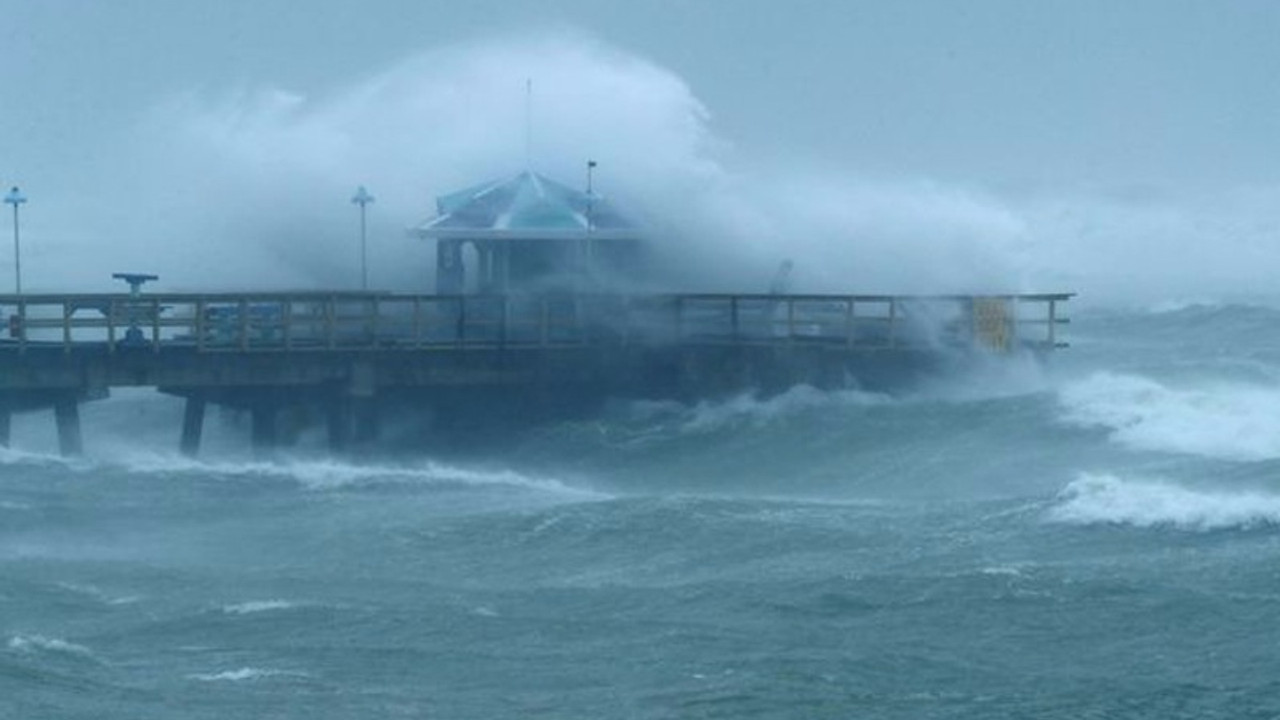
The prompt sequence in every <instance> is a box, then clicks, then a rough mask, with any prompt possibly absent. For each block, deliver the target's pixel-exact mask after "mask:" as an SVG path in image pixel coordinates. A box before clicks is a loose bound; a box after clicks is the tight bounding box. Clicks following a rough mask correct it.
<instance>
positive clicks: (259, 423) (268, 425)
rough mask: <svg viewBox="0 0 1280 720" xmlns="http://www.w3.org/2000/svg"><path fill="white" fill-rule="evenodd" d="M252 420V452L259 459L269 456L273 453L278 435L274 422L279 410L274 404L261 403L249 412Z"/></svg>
mask: <svg viewBox="0 0 1280 720" xmlns="http://www.w3.org/2000/svg"><path fill="white" fill-rule="evenodd" d="M250 414H251V420H252V425H253V428H252V431H251V433H252V435H253V452H254V454H255V455H258V456H259V457H265V456H269V455H270V454H271V453H272V452H274V451H275V448H276V442H277V439H278V434H277V432H276V420H277V418H278V415H279V408H278V407H277V406H276V404H275V403H268V402H261V403H258V404H257V405H254V406H253V408H252V409H251V410H250Z"/></svg>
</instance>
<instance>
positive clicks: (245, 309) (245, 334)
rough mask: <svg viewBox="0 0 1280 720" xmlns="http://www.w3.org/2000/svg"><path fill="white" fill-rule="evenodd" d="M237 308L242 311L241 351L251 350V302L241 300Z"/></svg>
mask: <svg viewBox="0 0 1280 720" xmlns="http://www.w3.org/2000/svg"><path fill="white" fill-rule="evenodd" d="M237 307H238V308H239V310H240V350H241V351H245V350H248V349H249V301H248V300H247V299H245V298H240V302H239V303H238V305H237Z"/></svg>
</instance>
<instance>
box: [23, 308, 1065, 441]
mask: <svg viewBox="0 0 1280 720" xmlns="http://www.w3.org/2000/svg"><path fill="white" fill-rule="evenodd" d="M1071 297H1072V295H1071V294H1066V293H1058V294H1036V295H991V296H888V295H754V294H735V295H726V294H673V295H644V296H624V295H578V296H549V295H544V296H535V295H396V294H386V293H350V292H304V293H237V294H167V293H157V294H144V295H126V294H107V295H101V294H69V295H0V312H3V313H4V315H5V316H6V317H7V320H8V328H7V333H4V334H6V335H7V337H6V338H3V339H0V442H4V443H6V444H7V442H8V439H9V432H8V430H9V418H10V414H11V413H12V412H15V411H23V410H29V409H34V408H47V407H53V408H54V410H55V416H56V418H57V420H58V427H59V437H60V439H61V441H62V447H63V450H64V452H66V453H68V454H74V453H77V452H79V450H80V440H79V436H80V428H79V420H78V403H80V402H81V401H83V400H86V399H94V398H101V397H105V396H106V395H107V394H109V392H110V389H111V388H114V387H125V386H150V387H156V388H158V389H160V390H161V391H163V392H167V393H171V394H175V395H179V396H182V397H185V398H187V401H188V405H187V413H186V421H185V423H184V428H183V436H182V446H183V449H184V450H185V451H187V452H192V453H194V452H195V451H196V448H197V447H198V445H199V439H200V428H201V423H202V419H203V414H204V407H205V405H206V404H207V403H216V404H223V405H230V406H235V407H241V408H244V409H247V410H249V411H250V412H252V414H253V419H254V421H253V425H254V430H253V436H254V441H255V444H257V445H260V446H262V447H268V446H270V445H271V444H272V443H273V437H274V429H273V428H274V425H275V415H276V413H277V412H278V411H279V409H280V408H282V407H285V406H288V405H290V404H298V403H317V404H320V405H322V406H324V407H325V408H326V413H327V415H328V417H329V432H330V438H331V441H332V444H333V445H334V446H335V447H342V446H344V445H345V444H346V441H347V437H348V435H349V434H350V432H351V430H350V429H351V427H352V423H353V420H352V418H353V417H355V418H359V417H360V416H361V415H362V411H361V410H360V407H361V406H362V404H366V405H367V404H371V403H375V401H376V400H377V399H378V398H379V397H385V396H388V395H396V396H408V395H414V396H417V397H421V398H424V401H425V402H429V401H430V399H431V398H432V397H433V395H440V396H444V395H449V394H452V396H453V397H458V396H459V395H458V394H459V393H463V396H465V394H466V393H475V394H487V395H488V396H490V397H492V396H495V395H502V394H509V395H513V396H515V395H525V396H528V397H533V398H541V399H542V400H540V401H538V400H533V401H529V402H526V403H525V405H524V406H523V407H526V408H529V407H533V406H536V405H537V404H538V402H542V403H543V404H555V403H556V402H558V400H557V399H556V398H560V399H561V400H562V399H563V398H564V397H566V396H574V397H604V396H622V397H626V396H631V397H645V396H649V397H655V396H656V397H671V396H675V397H696V396H702V395H707V394H716V393H724V392H732V391H737V390H741V389H745V388H747V387H752V386H755V387H764V388H770V387H776V388H782V387H785V386H787V385H789V384H794V383H796V382H808V383H812V384H815V385H820V386H831V385H838V384H841V383H843V382H847V381H848V379H849V378H852V379H853V380H854V381H855V382H859V383H861V384H863V385H871V386H874V385H878V384H881V383H882V382H883V381H888V380H890V379H891V378H892V377H894V376H897V375H899V374H902V373H905V372H908V371H910V370H912V369H916V368H918V367H919V366H920V365H921V364H924V363H927V362H929V361H931V360H936V359H937V358H938V357H940V356H942V355H945V354H947V353H949V352H952V351H960V352H974V351H977V352H987V353H1006V352H1015V351H1020V350H1030V351H1035V352H1046V351H1051V350H1053V349H1055V348H1058V347H1061V346H1062V343H1061V341H1060V333H1059V328H1060V326H1061V325H1063V324H1064V323H1066V322H1067V320H1066V319H1065V318H1064V317H1062V316H1061V305H1062V304H1063V303H1064V302H1066V301H1067V300H1069V299H1070V298H1071ZM353 408H354V409H353ZM357 425H359V423H358V422H357ZM357 432H358V430H357Z"/></svg>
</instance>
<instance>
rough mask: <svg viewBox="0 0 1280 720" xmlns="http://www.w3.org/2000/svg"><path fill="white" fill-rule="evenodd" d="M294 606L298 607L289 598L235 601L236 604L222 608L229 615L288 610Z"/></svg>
mask: <svg viewBox="0 0 1280 720" xmlns="http://www.w3.org/2000/svg"><path fill="white" fill-rule="evenodd" d="M294 607H297V605H296V604H294V603H291V602H289V601H288V600H250V601H248V602H242V603H235V604H234V605H225V606H223V608H222V612H224V613H226V614H228V615H252V614H254V613H262V612H271V611H273V610H288V609H290V608H294Z"/></svg>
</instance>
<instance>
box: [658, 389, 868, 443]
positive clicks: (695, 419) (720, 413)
mask: <svg viewBox="0 0 1280 720" xmlns="http://www.w3.org/2000/svg"><path fill="white" fill-rule="evenodd" d="M889 402H891V400H890V399H889V397H888V396H886V395H881V394H877V393H868V392H862V391H858V390H831V391H824V390H819V389H817V388H815V387H813V386H810V385H796V386H795V387H792V388H791V389H789V390H787V391H786V392H784V393H781V394H779V395H775V396H773V397H770V398H765V399H761V398H759V397H757V396H755V395H752V394H749V393H748V394H742V395H738V396H736V397H733V398H730V399H728V400H720V401H704V402H700V403H698V404H696V405H694V406H692V407H688V408H684V409H683V410H682V415H683V417H682V418H681V422H680V427H681V430H683V431H684V432H690V433H705V432H714V431H717V430H723V429H726V428H731V427H735V426H738V425H743V424H746V425H751V426H756V427H761V426H764V425H767V424H769V423H770V422H774V421H776V420H779V419H781V418H785V417H788V416H793V415H797V414H800V413H804V412H807V411H810V410H815V409H823V408H830V407H839V406H845V407H850V406H857V407H866V406H872V405H882V404H886V403H889Z"/></svg>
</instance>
